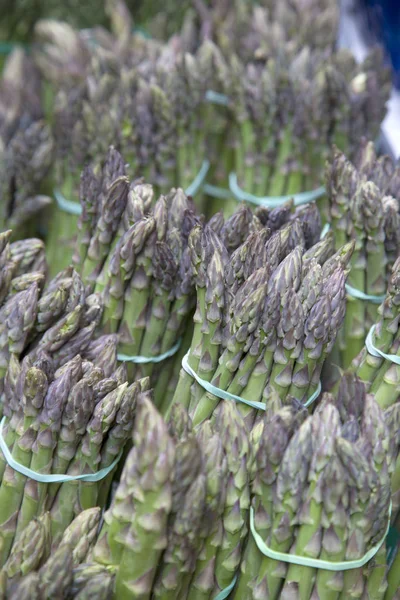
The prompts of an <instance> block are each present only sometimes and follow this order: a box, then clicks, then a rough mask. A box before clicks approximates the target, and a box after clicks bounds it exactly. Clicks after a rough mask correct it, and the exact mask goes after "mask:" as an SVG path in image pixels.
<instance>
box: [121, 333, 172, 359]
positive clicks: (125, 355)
mask: <svg viewBox="0 0 400 600" xmlns="http://www.w3.org/2000/svg"><path fill="white" fill-rule="evenodd" d="M181 343H182V338H179V340H178V341H177V342H176V344H174V345H173V346H172V348H170V349H169V350H167V351H166V352H164V354H159V355H158V356H140V355H138V356H129V354H117V359H118V360H120V361H122V362H132V363H136V364H138V365H145V364H147V363H159V362H162V361H163V360H165V359H166V358H169V357H170V356H173V355H174V354H176V352H177V351H178V350H179V348H180V347H181Z"/></svg>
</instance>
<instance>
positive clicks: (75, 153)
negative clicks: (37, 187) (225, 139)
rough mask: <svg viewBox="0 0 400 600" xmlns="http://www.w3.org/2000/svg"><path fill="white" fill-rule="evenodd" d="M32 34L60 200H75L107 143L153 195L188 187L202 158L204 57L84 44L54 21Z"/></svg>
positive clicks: (150, 47) (171, 49) (141, 43)
mask: <svg viewBox="0 0 400 600" xmlns="http://www.w3.org/2000/svg"><path fill="white" fill-rule="evenodd" d="M128 29H129V28H128ZM128 33H129V34H130V32H129V31H128ZM127 35H128V34H127ZM37 36H38V48H37V50H36V53H35V55H34V56H35V58H36V61H37V64H38V66H39V67H40V69H41V72H42V74H43V76H44V77H45V78H47V79H49V78H50V80H51V82H52V85H53V87H54V88H55V90H56V91H57V92H58V93H57V94H56V97H55V101H54V135H55V141H56V162H57V164H56V167H57V172H56V176H57V183H58V186H59V188H60V189H61V191H62V192H63V194H64V196H65V197H66V198H68V199H76V198H77V194H78V187H79V175H80V170H81V168H82V164H83V163H86V162H91V163H92V164H93V166H97V165H99V164H101V161H102V159H103V156H104V154H105V153H106V151H107V148H108V146H109V145H110V144H114V145H115V146H116V147H117V148H118V150H119V151H121V152H122V153H123V154H124V156H125V157H126V159H127V161H128V163H129V164H130V166H131V170H132V174H133V175H134V176H135V177H138V176H139V177H142V176H144V177H145V178H146V180H147V181H149V183H152V184H154V185H156V186H157V187H158V190H160V191H166V190H168V188H170V187H172V186H173V185H178V184H179V185H180V186H181V187H184V188H186V187H189V186H190V185H191V184H192V183H193V182H194V181H195V179H196V176H197V175H198V173H199V171H200V169H201V167H202V164H203V161H204V160H205V159H206V158H207V152H206V150H207V148H206V144H205V140H206V133H207V129H206V125H207V124H206V123H204V122H203V119H202V114H201V105H202V103H203V100H204V96H205V93H206V91H207V89H208V88H209V87H210V86H211V85H212V81H210V77H211V73H210V65H209V62H210V59H209V57H208V56H207V54H206V53H204V52H203V53H201V52H200V51H199V53H198V55H192V54H184V53H182V52H179V51H178V50H177V49H176V48H175V46H174V45H173V44H172V43H171V44H169V45H165V46H163V45H161V44H159V43H157V42H154V41H152V40H143V38H139V39H138V37H137V36H131V37H129V39H128V40H127V41H125V42H124V43H122V41H120V38H118V37H116V36H114V37H113V36H111V35H109V34H107V35H101V36H100V35H98V37H96V38H95V42H96V43H95V44H89V43H88V42H87V41H85V39H84V38H83V36H82V34H80V33H78V32H76V31H74V30H73V29H72V28H70V27H69V26H67V25H66V24H64V23H58V22H39V23H38V25H37ZM131 38H132V39H131ZM122 39H123V40H124V39H125V38H122ZM121 44H122V45H121ZM203 54H206V55H205V56H204V57H203ZM99 128H100V130H99Z"/></svg>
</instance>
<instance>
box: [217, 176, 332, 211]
mask: <svg viewBox="0 0 400 600" xmlns="http://www.w3.org/2000/svg"><path fill="white" fill-rule="evenodd" d="M229 189H230V190H231V192H232V194H233V195H234V196H235V198H236V200H240V201H243V200H244V201H245V202H251V203H252V204H257V205H258V206H266V207H268V208H277V207H278V206H281V205H282V204H284V203H285V202H288V201H289V200H293V201H294V204H295V206H300V205H301V204H308V203H309V202H314V201H315V200H317V199H318V198H321V196H323V195H324V194H325V188H324V187H323V186H322V187H319V188H317V189H316V190H313V191H311V192H301V193H300V194H289V195H288V196H254V195H253V194H249V193H248V192H245V191H244V190H242V189H241V188H240V187H239V184H238V181H237V175H236V173H230V175H229Z"/></svg>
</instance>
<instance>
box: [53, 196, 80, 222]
mask: <svg viewBox="0 0 400 600" xmlns="http://www.w3.org/2000/svg"><path fill="white" fill-rule="evenodd" d="M54 196H55V198H56V201H57V204H58V207H59V208H60V209H61V210H62V211H63V212H66V213H69V214H70V215H77V216H79V215H81V214H82V206H81V205H80V204H79V202H74V201H73V200H67V198H65V197H64V196H63V194H62V193H61V192H60V191H59V190H54Z"/></svg>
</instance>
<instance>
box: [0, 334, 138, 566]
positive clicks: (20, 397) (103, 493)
mask: <svg viewBox="0 0 400 600" xmlns="http://www.w3.org/2000/svg"><path fill="white" fill-rule="evenodd" d="M87 356H89V357H90V358H92V360H93V362H91V361H89V360H87ZM148 385H149V382H148V379H143V380H140V381H138V382H136V383H134V384H132V385H131V386H128V384H127V383H126V370H125V369H124V367H119V368H117V363H116V340H115V339H113V336H111V339H110V336H105V337H100V338H99V339H98V340H96V342H93V343H92V344H91V346H90V347H89V348H88V351H87V352H86V355H85V354H83V358H81V356H80V355H79V354H77V355H75V356H74V358H72V359H71V360H69V361H68V362H66V363H65V364H64V365H63V366H62V367H59V368H58V369H57V368H56V362H55V361H53V360H52V359H51V358H50V357H49V355H48V354H46V352H45V350H43V349H41V350H40V351H39V350H38V351H37V352H36V356H35V358H31V357H30V356H29V355H28V356H27V357H26V358H25V359H24V360H23V361H22V363H21V364H19V363H18V361H16V360H13V361H12V362H11V363H10V366H9V370H8V372H7V375H6V378H5V390H4V412H5V414H6V415H7V418H6V419H5V422H4V423H3V439H4V441H5V444H6V446H7V448H8V449H9V451H10V453H11V457H12V459H13V460H14V461H16V462H17V463H19V464H20V465H23V466H24V467H26V468H28V469H30V470H31V471H34V472H35V473H38V474H40V475H42V476H43V475H52V476H54V475H61V476H64V475H67V480H66V481H64V482H63V478H62V477H61V478H60V481H59V482H57V481H54V482H52V477H50V478H49V480H48V481H46V480H44V479H43V477H42V478H41V479H39V480H36V479H35V478H34V477H33V476H32V478H30V477H29V476H28V477H27V476H25V475H24V474H23V473H21V472H20V471H18V470H15V469H14V468H13V466H15V465H13V463H12V462H11V461H10V459H9V458H8V457H7V455H3V454H2V455H1V473H2V477H1V479H2V481H1V485H0V498H1V507H2V509H1V526H0V537H1V562H2V564H4V562H5V560H6V559H7V557H8V555H9V552H10V550H11V548H12V546H13V543H14V542H15V540H16V539H17V538H18V535H19V533H20V532H21V531H22V530H23V529H24V527H25V526H27V525H28V524H29V522H30V521H31V520H32V519H33V518H34V517H36V516H39V515H41V514H43V512H44V511H45V509H48V510H50V515H51V529H52V535H53V538H54V540H55V541H57V540H59V539H60V537H61V536H62V534H63V532H64V530H65V529H66V528H67V526H68V525H69V524H70V522H71V521H72V520H73V518H74V516H76V515H78V514H79V513H80V512H82V511H83V510H85V509H87V508H91V507H93V506H96V504H99V505H100V506H104V505H105V503H106V500H107V498H108V492H109V488H110V484H111V480H112V476H113V472H114V471H115V468H116V466H117V462H118V460H119V458H120V456H121V454H122V451H123V448H124V445H125V443H126V442H127V440H128V439H129V438H130V437H131V432H132V427H133V421H134V411H135V405H136V398H137V397H138V396H139V397H140V396H141V395H146V394H148ZM98 472H100V474H99V477H98V479H97V478H92V479H90V478H89V479H88V480H85V479H84V480H81V481H80V480H79V479H78V480H76V479H74V478H76V477H77V476H81V475H83V474H85V475H88V474H96V473H98ZM29 475H30V473H29ZM68 477H70V479H69V480H68ZM53 479H54V477H53Z"/></svg>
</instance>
